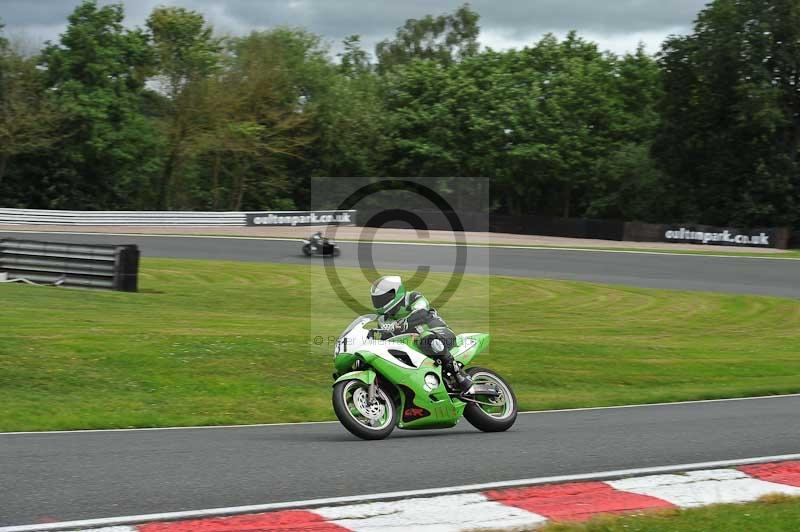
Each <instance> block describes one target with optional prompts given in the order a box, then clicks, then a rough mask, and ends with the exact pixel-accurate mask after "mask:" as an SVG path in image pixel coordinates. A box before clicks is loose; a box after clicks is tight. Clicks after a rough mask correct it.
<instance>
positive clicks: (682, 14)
mask: <svg viewBox="0 0 800 532" xmlns="http://www.w3.org/2000/svg"><path fill="white" fill-rule="evenodd" d="M101 3H109V2H108V1H103V2H101ZM124 3H125V10H126V14H127V15H128V23H129V24H131V25H136V24H142V23H143V22H144V20H145V19H146V17H147V14H148V13H149V12H150V10H152V8H153V7H155V6H156V5H159V4H167V5H179V6H183V7H187V8H190V9H195V10H198V11H200V12H203V13H204V14H206V16H207V17H208V19H209V20H210V21H211V22H212V23H213V24H214V25H215V26H216V27H217V28H219V29H220V30H222V31H223V32H228V33H239V32H244V31H248V30H250V29H263V28H269V27H273V26H276V25H288V26H303V27H306V28H308V29H309V30H311V31H313V32H316V33H319V34H321V35H323V36H324V37H325V38H326V39H327V40H329V41H331V42H339V41H341V39H342V38H344V37H345V36H347V35H350V34H354V33H357V34H360V35H362V36H363V37H364V42H365V43H366V44H367V45H370V46H371V45H373V44H374V43H375V42H376V41H378V40H380V39H383V38H387V37H390V36H391V35H392V34H393V33H394V30H395V28H397V27H398V26H400V25H402V24H403V22H404V21H405V20H406V19H408V18H420V17H423V16H425V15H426V14H434V15H435V14H440V13H444V12H449V11H452V10H453V9H455V8H457V7H458V6H459V5H461V4H462V3H463V1H462V0H401V1H396V0H226V1H224V2H223V1H220V0H171V1H170V0H136V1H133V0H128V1H125V2H124ZM705 3H706V0H668V1H667V0H606V1H602V0H473V1H472V2H471V5H472V7H473V8H474V9H475V10H476V11H478V12H479V13H480V15H481V26H482V27H483V29H484V30H486V31H487V32H488V33H491V34H494V35H503V37H504V38H505V39H506V40H507V41H509V42H513V43H515V44H516V43H522V42H530V40H531V39H532V38H536V36H539V35H541V34H542V33H545V32H548V31H556V32H564V31H567V30H570V29H576V30H578V31H579V32H580V33H583V34H587V35H591V36H593V37H596V38H599V39H602V38H603V37H608V39H609V42H619V41H623V40H625V38H626V36H629V35H633V34H638V35H641V34H652V35H660V34H666V33H667V32H670V31H674V30H675V29H676V28H678V29H680V30H683V31H688V29H689V28H690V27H691V23H692V21H693V20H694V18H695V16H696V15H697V13H698V12H699V11H700V9H702V8H703V6H704V5H705ZM77 4H78V0H35V1H31V0H0V19H3V20H4V22H5V23H6V24H7V26H8V28H9V29H10V30H13V29H21V30H22V31H23V32H24V31H25V28H26V27H27V28H31V29H35V28H39V29H41V28H43V27H53V28H56V27H59V26H58V25H59V23H60V24H63V23H64V21H65V19H66V17H67V15H68V14H69V12H70V11H71V10H72V9H73V8H74V6H75V5H77ZM62 27H63V26H62ZM54 31H55V30H54ZM55 37H56V35H43V36H42V38H43V39H44V38H49V39H53V38H55ZM601 44H602V43H601Z"/></svg>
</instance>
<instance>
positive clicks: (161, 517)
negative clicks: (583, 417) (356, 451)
mask: <svg viewBox="0 0 800 532" xmlns="http://www.w3.org/2000/svg"><path fill="white" fill-rule="evenodd" d="M789 460H800V454H784V455H775V456H760V457H756V458H743V459H735V460H718V461H714V462H697V463H691V464H676V465H668V466H656V467H642V468H637V469H619V470H614V471H602V472H597V473H582V474H577V475H559V476H550V477H539V478H530V479H522V480H510V481H501V482H487V483H484V484H467V485H462V486H451V487H446V488H429V489H422V490H408V491H395V492H389V493H376V494H371V495H354V496H346V497H330V498H325V499H309V500H305V501H291V502H279V503H270V504H255V505H250V506H232V507H227V508H212V509H207V510H190V511H183V512H167V513H154V514H142V515H129V516H124V517H107V518H100V519H85V520H81V521H64V522H61V523H47V524H38V525H21V526H9V527H0V532H41V531H50V530H70V529H79V528H81V527H84V528H86V527H88V528H99V527H105V526H116V525H136V524H142V523H149V522H153V521H176V520H183V519H194V518H205V517H225V516H231V515H240V514H248V513H257V512H270V511H277V510H289V509H313V508H319V507H322V506H336V505H342V504H346V503H358V504H361V503H366V502H374V501H386V500H397V499H407V498H409V497H430V496H436V495H452V494H457V493H467V492H479V491H487V490H492V489H505V488H516V487H522V486H536V485H541V484H559V483H564V482H574V481H584V480H612V479H616V478H623V477H632V476H640V475H649V474H658V473H675V472H681V471H694V470H698V469H718V468H725V467H735V466H742V465H750V464H761V463H771V462H785V461H789Z"/></svg>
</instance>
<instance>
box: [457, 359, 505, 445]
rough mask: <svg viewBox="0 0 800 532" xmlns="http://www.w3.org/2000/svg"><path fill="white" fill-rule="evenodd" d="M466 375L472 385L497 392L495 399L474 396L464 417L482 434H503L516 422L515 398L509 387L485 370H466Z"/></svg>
mask: <svg viewBox="0 0 800 532" xmlns="http://www.w3.org/2000/svg"><path fill="white" fill-rule="evenodd" d="M466 372H467V374H468V375H469V376H470V377H472V381H473V383H474V384H480V385H482V386H490V387H492V388H494V389H496V390H497V392H498V395H497V397H493V396H485V395H480V394H478V395H476V396H475V397H474V399H475V402H468V403H467V407H466V408H465V409H464V417H465V418H467V421H469V423H470V424H471V425H472V426H473V427H475V428H476V429H478V430H482V431H483V432H503V431H504V430H508V429H510V428H511V426H512V425H513V424H514V422H515V421H516V420H517V398H516V396H515V395H514V392H513V391H512V390H511V386H509V385H508V383H507V382H506V381H505V380H503V378H502V377H501V376H500V375H498V374H497V373H495V372H493V371H492V370H490V369H486V368H468V369H467V370H466Z"/></svg>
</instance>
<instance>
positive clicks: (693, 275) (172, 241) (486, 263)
mask: <svg viewBox="0 0 800 532" xmlns="http://www.w3.org/2000/svg"><path fill="white" fill-rule="evenodd" d="M0 238H29V239H38V240H49V241H54V242H82V243H87V244H99V243H109V244H112V243H113V244H138V245H139V247H140V249H141V252H142V255H143V256H144V257H173V258H196V259H223V260H242V261H254V262H274V263H286V264H297V263H299V264H309V263H310V264H320V265H321V264H322V262H323V261H322V259H320V258H310V259H309V258H306V257H304V256H303V255H302V253H301V251H300V242H299V241H286V240H258V239H245V238H203V237H192V238H186V237H164V236H139V235H137V236H115V235H100V234H79V235H75V234H66V233H12V232H2V231H0ZM341 247H342V256H341V257H339V258H337V259H336V264H337V265H341V266H353V267H355V266H358V265H359V262H358V244H352V243H342V244H341ZM374 256H375V264H376V265H377V266H378V267H379V268H380V267H393V268H401V269H408V270H416V269H417V267H418V266H420V265H427V266H430V268H431V270H433V271H446V272H449V271H452V269H453V266H452V265H453V264H454V262H455V251H454V248H453V247H451V246H423V245H397V244H375V245H374ZM468 256H469V258H468V261H467V272H468V273H478V274H488V273H491V274H494V275H508V276H516V277H532V278H545V279H567V280H579V281H590V282H597V283H607V284H623V285H631V286H641V287H651V288H669V289H680V290H702V291H710V292H728V293H741V294H760V295H774V296H784V297H800V261H795V260H773V259H758V258H744V257H710V256H702V255H678V254H663V253H662V254H650V253H625V252H613V253H609V252H602V251H583V250H555V249H509V248H482V247H475V248H473V247H470V248H468Z"/></svg>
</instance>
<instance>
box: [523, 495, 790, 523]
mask: <svg viewBox="0 0 800 532" xmlns="http://www.w3.org/2000/svg"><path fill="white" fill-rule="evenodd" d="M798 523H800V499H797V498H792V497H786V496H781V495H775V496H767V497H764V498H763V499H762V500H761V501H760V502H755V503H751V504H721V505H716V506H708V507H705V508H694V509H691V510H669V511H666V512H656V513H652V514H644V515H632V516H625V517H614V516H601V517H598V518H597V519H594V520H592V521H589V522H588V523H583V524H558V523H556V524H551V525H548V526H546V527H544V528H539V529H537V530H538V531H539V532H721V531H726V532H727V531H730V532H755V531H758V532H796V531H797V530H798Z"/></svg>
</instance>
